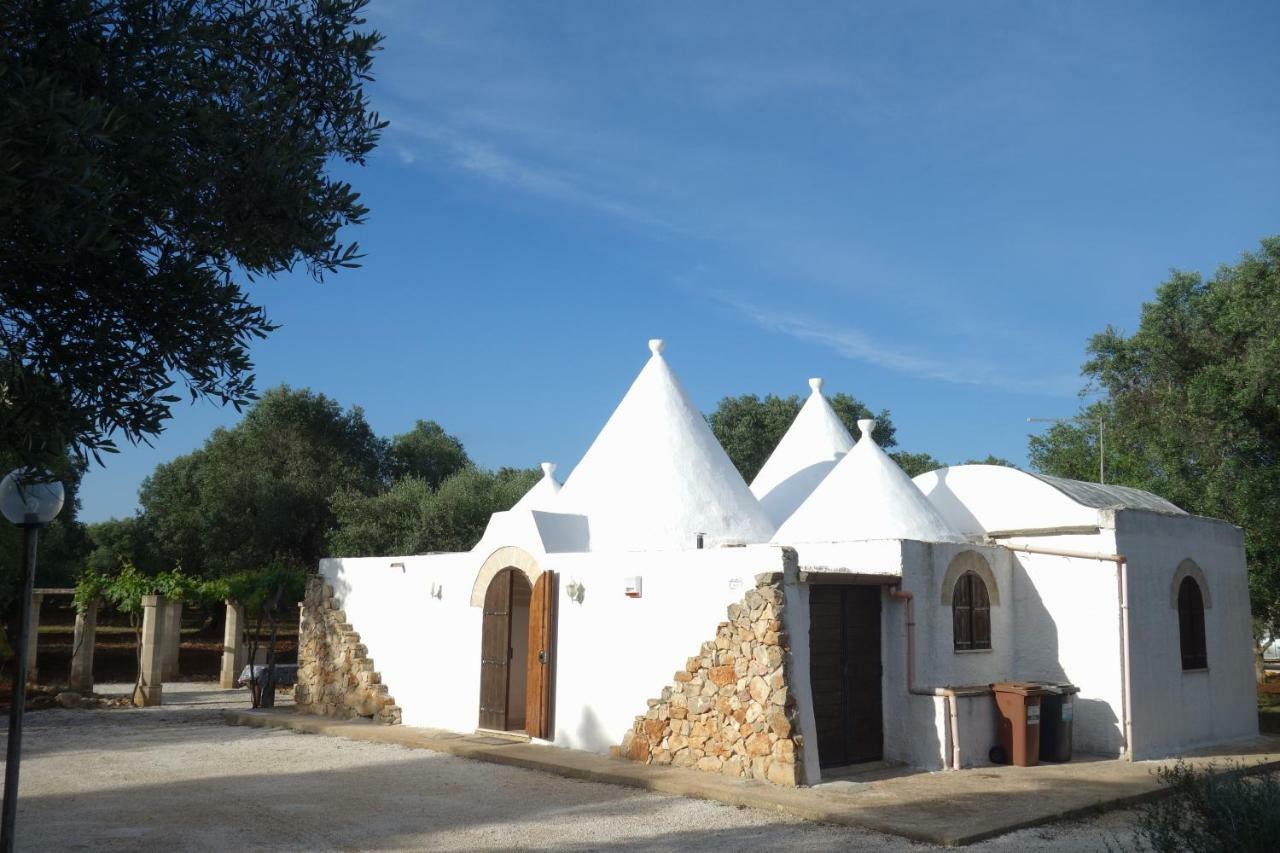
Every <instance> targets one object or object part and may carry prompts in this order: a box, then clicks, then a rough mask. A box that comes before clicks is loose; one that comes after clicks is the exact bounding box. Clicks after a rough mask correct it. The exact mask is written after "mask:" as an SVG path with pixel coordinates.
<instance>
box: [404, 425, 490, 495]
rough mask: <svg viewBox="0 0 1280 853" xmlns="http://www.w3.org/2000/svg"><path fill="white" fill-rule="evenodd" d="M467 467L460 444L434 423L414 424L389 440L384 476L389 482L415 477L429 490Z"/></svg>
mask: <svg viewBox="0 0 1280 853" xmlns="http://www.w3.org/2000/svg"><path fill="white" fill-rule="evenodd" d="M470 464H471V460H470V459H469V458H468V457H467V451H466V450H464V449H463V447H462V442H461V441H459V440H458V439H457V438H456V437H454V436H452V435H449V433H447V432H445V431H444V427H442V426H440V424H438V423H436V422H435V421H422V420H420V421H418V422H416V423H415V424H414V425H413V429H412V430H410V431H409V432H406V433H403V434H401V435H397V436H396V437H395V438H393V439H391V445H390V447H389V448H388V450H387V474H388V476H389V477H390V479H391V480H393V481H394V480H399V479H400V478H402V477H417V478H420V479H422V480H424V481H425V482H426V483H427V485H429V486H431V488H433V489H434V488H435V487H437V486H439V485H440V484H441V483H442V482H444V480H445V478H447V477H450V476H452V475H454V474H456V473H458V472H459V471H461V470H462V469H463V468H466V467H467V466H468V465H470Z"/></svg>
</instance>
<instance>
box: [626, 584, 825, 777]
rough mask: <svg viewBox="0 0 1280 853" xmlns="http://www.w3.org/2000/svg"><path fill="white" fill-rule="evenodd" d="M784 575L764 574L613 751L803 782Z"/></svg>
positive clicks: (709, 769)
mask: <svg viewBox="0 0 1280 853" xmlns="http://www.w3.org/2000/svg"><path fill="white" fill-rule="evenodd" d="M784 601H785V599H784V598H783V594H782V576H781V575H780V574H764V575H759V576H757V578H756V588H755V589H753V590H750V591H749V592H747V594H746V595H745V596H743V598H742V601H741V602H740V603H737V604H731V605H729V609H728V616H729V620H728V621H727V622H721V623H720V625H719V627H718V628H717V630H716V637H715V639H714V640H710V641H708V642H705V643H703V644H702V649H701V651H700V652H699V654H698V655H697V656H696V657H691V658H689V660H688V661H687V663H686V664H685V668H684V669H682V670H680V671H679V672H677V673H676V674H675V679H674V681H673V683H672V684H671V685H669V686H667V687H664V688H663V689H662V693H661V695H660V696H659V697H658V698H657V699H650V700H649V703H648V704H649V710H648V711H647V712H645V714H643V715H642V716H639V717H636V722H635V725H634V727H633V728H632V729H631V731H629V732H627V734H626V736H625V737H624V738H623V741H622V746H621V747H619V748H618V751H619V753H620V754H621V755H622V756H623V757H625V758H629V759H631V760H633V761H642V762H644V763H646V764H667V765H672V766H675V767H694V768H697V769H698V770H703V771H707V772H711V773H723V774H724V775H726V776H734V777H739V778H750V779H762V780H766V781H769V782H773V783H775V784H778V785H790V786H794V785H797V784H800V783H802V782H803V781H804V780H803V778H802V776H803V774H802V770H801V767H802V765H800V764H797V760H796V754H797V753H799V752H801V745H802V744H801V739H800V733H799V723H798V720H797V713H796V701H795V696H794V695H793V692H792V690H791V679H790V677H789V676H790V667H791V665H792V664H791V659H790V658H791V655H790V646H789V645H788V642H787V635H786V633H785V632H784V631H783V625H782V613H783V607H784Z"/></svg>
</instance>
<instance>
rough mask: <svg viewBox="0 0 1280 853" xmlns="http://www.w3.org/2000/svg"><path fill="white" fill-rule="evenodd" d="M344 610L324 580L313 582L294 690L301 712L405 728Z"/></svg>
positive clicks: (310, 580)
mask: <svg viewBox="0 0 1280 853" xmlns="http://www.w3.org/2000/svg"><path fill="white" fill-rule="evenodd" d="M340 604H341V603H340V602H339V601H338V599H337V598H336V597H335V596H334V594H333V587H332V586H330V585H329V584H328V583H326V582H325V580H324V578H322V577H320V576H319V575H312V576H311V577H309V578H308V579H307V592H306V595H305V597H304V598H303V601H302V605H301V611H302V613H301V617H300V619H299V625H298V683H297V685H295V686H294V688H293V696H294V701H295V702H296V703H297V706H298V710H299V711H301V712H303V713H308V714H319V715H322V716H326V717H338V718H341V719H347V720H349V719H351V718H353V717H368V718H371V719H374V720H377V721H378V722H380V723H388V724H396V723H399V722H400V707H399V706H398V705H396V703H395V700H394V699H392V698H391V694H390V691H389V689H388V688H387V685H385V684H383V683H382V676H381V675H379V674H378V673H377V672H376V671H375V670H374V668H373V660H372V659H370V657H369V650H368V649H366V648H365V647H364V646H363V645H361V643H360V635H359V634H357V633H356V632H355V630H354V629H353V628H352V627H351V625H349V624H347V614H346V613H345V612H343V611H342V609H341V607H340Z"/></svg>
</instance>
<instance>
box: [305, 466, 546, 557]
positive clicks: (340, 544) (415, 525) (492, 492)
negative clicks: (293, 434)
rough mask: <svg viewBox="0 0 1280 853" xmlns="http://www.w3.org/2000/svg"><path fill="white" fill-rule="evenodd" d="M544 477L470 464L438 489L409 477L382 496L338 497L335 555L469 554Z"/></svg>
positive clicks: (533, 471)
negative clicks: (496, 517) (492, 522)
mask: <svg viewBox="0 0 1280 853" xmlns="http://www.w3.org/2000/svg"><path fill="white" fill-rule="evenodd" d="M540 476H542V474H541V472H540V471H538V470H537V469H516V468H501V469H499V470H497V471H486V470H484V469H482V468H476V467H474V466H470V467H467V468H464V469H463V470H461V471H459V472H458V473H456V474H454V475H453V476H452V477H449V478H448V479H447V480H445V481H444V482H443V483H441V484H440V487H439V488H438V489H432V488H431V487H430V486H429V485H428V484H427V483H426V482H425V481H424V480H420V479H417V478H414V477H408V478H405V479H403V480H398V481H396V483H394V484H393V485H392V486H391V488H390V489H388V490H387V491H386V492H382V493H380V494H376V495H361V494H358V493H351V492H348V493H344V494H340V495H337V496H335V497H334V502H333V508H334V514H335V515H336V517H337V525H336V527H335V529H334V532H333V534H332V536H331V537H330V539H329V545H330V551H331V553H332V555H333V556H338V557H369V556H376V555H385V554H422V553H426V552H428V551H466V550H469V549H470V548H472V547H474V546H475V544H476V543H477V542H478V541H480V537H481V536H482V535H483V534H484V529H485V526H486V525H487V524H488V523H489V516H490V515H492V514H493V513H495V512H502V511H505V510H508V509H511V507H512V506H513V505H514V504H515V503H516V501H518V500H520V498H521V497H522V496H523V495H524V493H525V492H527V491H529V489H531V488H533V485H534V484H535V483H536V482H537V481H538V478H539V477H540Z"/></svg>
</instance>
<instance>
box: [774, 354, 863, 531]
mask: <svg viewBox="0 0 1280 853" xmlns="http://www.w3.org/2000/svg"><path fill="white" fill-rule="evenodd" d="M809 387H810V388H811V389H813V390H812V393H810V394H809V399H808V400H806V401H805V403H804V405H803V406H801V407H800V412H799V413H798V414H797V415H796V419H795V420H794V421H792V422H791V426H790V427H789V428H788V429H787V432H786V435H784V436H782V441H780V442H778V446H777V447H776V448H774V450H773V453H771V454H770V455H769V460H768V461H767V462H765V463H764V467H763V468H761V469H760V473H758V474H756V478H755V479H754V480H752V481H751V493H752V494H753V495H755V496H756V497H757V498H758V499H759V501H760V506H761V507H762V508H763V509H764V512H765V515H767V516H769V520H770V521H771V522H773V523H774V524H775V525H780V524H782V523H783V522H784V521H786V520H787V518H789V517H790V516H791V514H792V513H793V512H795V511H796V509H797V508H798V507H799V506H800V504H802V503H804V500H805V498H807V497H809V495H810V494H812V493H813V490H814V489H815V488H817V486H818V484H819V483H821V482H822V480H823V479H824V478H825V477H826V476H827V474H828V473H830V471H831V469H832V468H834V467H835V466H836V463H837V462H839V461H840V460H841V459H842V458H843V457H844V455H845V454H846V453H848V452H849V449H850V448H852V447H853V437H852V436H850V435H849V431H848V430H847V429H845V428H844V424H843V423H841V422H840V417H839V416H838V415H837V414H836V412H835V409H833V408H831V404H830V403H829V402H827V398H826V397H824V396H823V394H822V380H821V379H810V380H809Z"/></svg>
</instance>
